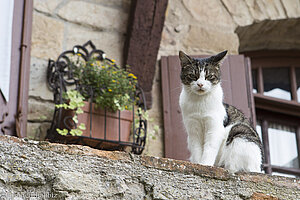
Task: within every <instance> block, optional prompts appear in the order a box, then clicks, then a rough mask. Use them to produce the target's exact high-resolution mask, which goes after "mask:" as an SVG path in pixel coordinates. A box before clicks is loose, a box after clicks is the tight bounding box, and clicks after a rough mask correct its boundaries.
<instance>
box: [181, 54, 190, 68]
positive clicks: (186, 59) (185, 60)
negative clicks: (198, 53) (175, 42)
mask: <svg viewBox="0 0 300 200" xmlns="http://www.w3.org/2000/svg"><path fill="white" fill-rule="evenodd" d="M179 59H180V61H181V66H185V65H187V64H191V63H192V58H191V57H190V56H188V55H186V54H185V53H184V52H183V51H179Z"/></svg>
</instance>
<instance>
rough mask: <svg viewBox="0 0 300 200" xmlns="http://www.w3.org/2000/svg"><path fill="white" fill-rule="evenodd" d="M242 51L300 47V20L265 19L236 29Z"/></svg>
mask: <svg viewBox="0 0 300 200" xmlns="http://www.w3.org/2000/svg"><path fill="white" fill-rule="evenodd" d="M236 32H237V34H238V37H239V38H240V47H239V49H240V51H243V52H244V51H251V50H258V49H271V50H272V49H273V50H274V49H277V50H278V49H299V46H300V39H299V38H300V20H298V19H282V20H276V21H272V20H265V21H263V22H260V23H256V24H252V25H249V26H245V27H239V28H237V30H236Z"/></svg>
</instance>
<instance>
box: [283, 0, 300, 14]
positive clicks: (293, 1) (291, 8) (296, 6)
mask: <svg viewBox="0 0 300 200" xmlns="http://www.w3.org/2000/svg"><path fill="white" fill-rule="evenodd" d="M281 2H282V4H283V5H284V7H285V10H286V13H287V16H288V17H291V18H293V17H295V18H296V17H299V16H300V1H298V0H283V1H281Z"/></svg>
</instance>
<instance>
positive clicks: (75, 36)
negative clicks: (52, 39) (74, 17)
mask: <svg viewBox="0 0 300 200" xmlns="http://www.w3.org/2000/svg"><path fill="white" fill-rule="evenodd" d="M66 35H68V37H67V38H66V39H65V41H64V43H65V46H66V49H72V48H73V46H74V45H75V44H84V43H85V42H87V40H91V41H92V42H93V43H94V44H95V45H96V47H97V48H98V49H101V50H103V51H104V52H105V53H106V55H107V57H108V58H111V59H114V60H116V63H118V64H121V63H122V62H123V48H124V41H125V35H124V34H122V33H118V32H111V31H102V32H101V33H100V32H99V31H97V30H95V29H89V28H85V27H82V26H79V25H74V24H69V25H67V27H66Z"/></svg>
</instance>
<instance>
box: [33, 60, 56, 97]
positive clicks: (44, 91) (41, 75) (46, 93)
mask: <svg viewBox="0 0 300 200" xmlns="http://www.w3.org/2000/svg"><path fill="white" fill-rule="evenodd" d="M30 62H31V65H30V82H29V96H31V97H36V98H40V99H43V100H53V93H52V92H51V91H50V90H49V88H48V85H47V80H46V79H47V66H48V60H44V59H39V58H35V57H33V56H31V60H30Z"/></svg>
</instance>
